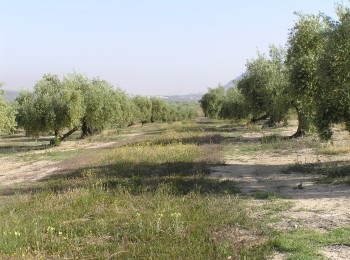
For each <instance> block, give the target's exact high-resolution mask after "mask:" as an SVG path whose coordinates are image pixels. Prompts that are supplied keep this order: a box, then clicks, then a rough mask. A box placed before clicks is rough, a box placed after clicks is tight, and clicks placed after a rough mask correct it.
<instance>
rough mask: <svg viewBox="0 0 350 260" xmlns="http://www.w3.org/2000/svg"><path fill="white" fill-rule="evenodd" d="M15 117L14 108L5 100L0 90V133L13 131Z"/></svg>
mask: <svg viewBox="0 0 350 260" xmlns="http://www.w3.org/2000/svg"><path fill="white" fill-rule="evenodd" d="M0 87H1V84H0ZM15 115H16V108H15V106H14V105H13V104H11V103H9V102H7V101H6V100H5V98H4V93H3V91H2V90H1V88H0V133H8V132H11V131H12V130H14V128H15V127H16V121H15Z"/></svg>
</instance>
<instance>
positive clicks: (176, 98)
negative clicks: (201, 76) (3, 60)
mask: <svg viewBox="0 0 350 260" xmlns="http://www.w3.org/2000/svg"><path fill="white" fill-rule="evenodd" d="M18 95H19V91H13V90H4V97H5V100H7V101H14V100H15V99H16V97H18ZM202 95H203V94H202V93H198V94H187V95H164V96H163V95H162V96H161V95H159V96H157V97H159V98H161V99H164V100H167V101H170V102H180V101H183V102H198V101H199V100H200V99H201V98H202Z"/></svg>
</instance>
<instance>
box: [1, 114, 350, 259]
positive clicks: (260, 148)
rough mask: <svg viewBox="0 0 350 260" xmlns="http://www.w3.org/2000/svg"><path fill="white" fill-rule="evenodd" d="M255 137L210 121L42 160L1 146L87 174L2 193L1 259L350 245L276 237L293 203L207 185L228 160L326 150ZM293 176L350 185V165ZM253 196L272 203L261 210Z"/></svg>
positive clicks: (322, 238) (294, 251)
mask: <svg viewBox="0 0 350 260" xmlns="http://www.w3.org/2000/svg"><path fill="white" fill-rule="evenodd" d="M255 128H256V129H255ZM254 131H258V132H260V133H261V132H262V130H261V129H260V128H259V129H258V128H257V126H256V125H253V126H247V125H242V124H241V125H233V124H231V123H230V122H229V121H208V120H204V119H201V120H199V121H197V122H177V123H172V124H146V125H143V126H137V127H133V128H128V129H119V130H118V129H111V130H108V131H104V132H102V133H101V134H100V135H97V136H92V137H89V138H87V139H86V140H84V141H82V142H87V143H94V142H116V145H115V148H113V149H112V148H109V149H87V148H84V147H83V146H82V147H80V148H78V149H77V150H71V151H68V150H64V149H63V150H62V149H55V148H53V149H50V150H45V151H42V152H40V153H32V152H31V151H29V152H28V151H26V149H29V150H31V149H32V150H36V149H37V146H39V145H41V143H37V142H32V141H31V140H27V141H25V139H21V138H20V139H19V140H17V141H16V142H11V140H10V139H11V138H9V139H6V142H5V141H4V139H2V140H1V142H2V143H1V144H0V146H3V147H11V145H12V144H16V145H13V147H14V148H13V150H12V151H11V152H10V153H7V155H9V156H11V155H12V156H14V157H16V158H17V159H21V160H27V161H29V162H35V161H39V160H50V161H60V162H61V163H62V164H66V163H70V164H72V165H74V164H75V163H76V164H77V165H78V166H79V167H72V168H74V169H75V170H72V171H69V172H68V171H67V172H61V173H60V174H59V175H56V176H51V177H49V178H47V179H46V180H42V181H39V182H35V183H26V184H17V185H12V186H6V187H5V186H2V187H0V219H1V221H0V258H1V259H268V258H269V257H270V256H271V254H272V252H273V251H276V250H277V251H279V252H281V253H283V254H285V255H286V256H287V257H288V259H322V255H321V254H320V249H321V248H322V247H323V246H327V245H332V244H348V241H349V240H348V238H349V236H350V228H349V227H343V228H338V229H336V230H333V231H328V232H324V233H321V232H318V231H316V230H314V229H306V228H296V229H292V230H287V231H285V232H280V231H277V230H274V229H273V226H274V223H277V222H279V221H281V219H282V218H283V212H285V211H288V210H290V208H291V207H292V206H293V203H292V202H289V201H286V200H284V199H283V198H281V196H279V195H278V194H277V193H271V192H264V191H261V192H256V193H254V194H251V196H245V197H240V196H239V190H238V189H237V188H236V183H235V182H233V181H230V180H225V181H219V180H217V179H211V178H208V177H207V176H208V174H209V173H210V171H211V167H212V166H218V165H222V164H223V163H224V158H225V155H227V154H230V155H232V154H235V155H236V154H238V155H250V156H256V155H258V154H259V153H262V152H268V153H279V154H284V153H286V154H288V153H291V152H295V151H298V150H300V149H305V148H312V149H318V148H319V147H320V143H319V142H318V140H316V139H314V138H313V137H312V136H308V137H305V138H301V139H286V138H284V137H283V136H281V135H280V132H281V130H280V129H274V130H273V131H271V133H272V134H271V135H268V134H266V132H267V131H266V130H264V131H263V133H261V135H262V136H263V137H259V138H255V137H251V138H250V137H245V136H249V133H254ZM252 136H254V135H252ZM16 138H19V137H16ZM77 138H78V134H76V135H75V136H73V137H71V138H70V139H69V142H74V141H75V140H76V139H77ZM12 141H13V140H12ZM0 153H1V149H0ZM81 161H86V164H81V165H80V164H79V163H81ZM290 171H293V172H300V173H305V174H311V173H320V174H323V175H324V176H325V178H324V179H323V182H327V183H329V182H336V181H340V180H342V181H344V180H346V181H347V180H348V179H349V177H348V172H349V167H348V164H347V163H346V162H336V163H334V162H330V163H328V164H326V163H323V164H319V163H314V164H308V163H301V162H297V163H296V164H295V165H293V166H291V167H290V168H289V169H287V171H286V172H290ZM349 183H350V181H349ZM252 200H258V201H259V203H262V206H261V204H260V206H251V201H252ZM252 210H257V211H258V215H259V218H256V217H254V214H251V213H252V212H251V211H252Z"/></svg>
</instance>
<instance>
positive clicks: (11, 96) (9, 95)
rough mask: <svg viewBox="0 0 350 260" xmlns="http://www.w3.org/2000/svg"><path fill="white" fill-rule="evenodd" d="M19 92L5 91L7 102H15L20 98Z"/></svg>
mask: <svg viewBox="0 0 350 260" xmlns="http://www.w3.org/2000/svg"><path fill="white" fill-rule="evenodd" d="M18 95H19V91H13V90H4V97H5V100H7V101H14V100H15V99H16V97H18Z"/></svg>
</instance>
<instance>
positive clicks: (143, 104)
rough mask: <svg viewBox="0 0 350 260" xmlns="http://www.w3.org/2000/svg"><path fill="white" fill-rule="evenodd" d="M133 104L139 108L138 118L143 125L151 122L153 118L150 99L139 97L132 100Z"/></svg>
mask: <svg viewBox="0 0 350 260" xmlns="http://www.w3.org/2000/svg"><path fill="white" fill-rule="evenodd" d="M132 102H133V103H134V104H135V105H136V108H137V110H136V111H137V118H138V119H139V120H140V121H141V123H142V124H144V123H149V122H151V118H152V101H151V99H150V98H148V97H143V96H140V95H137V96H135V97H133V98H132Z"/></svg>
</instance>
